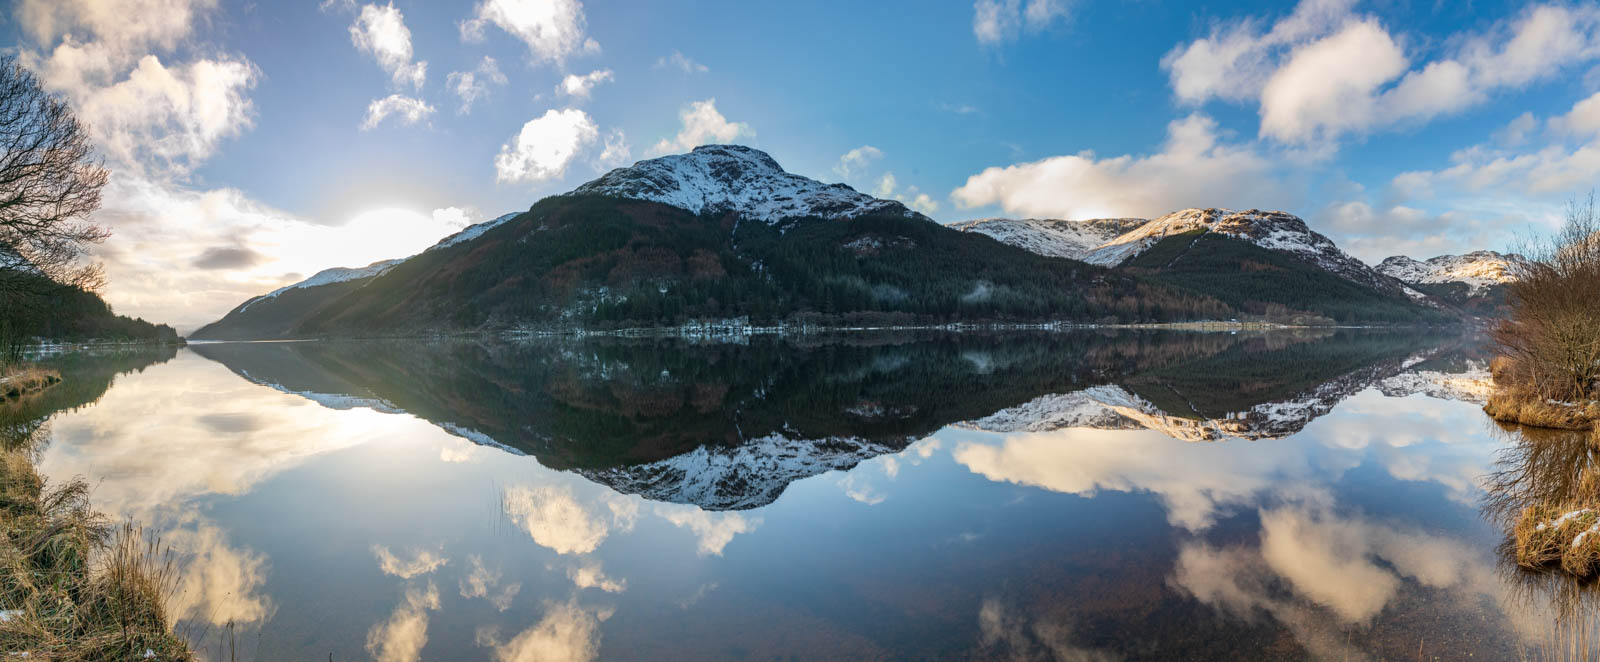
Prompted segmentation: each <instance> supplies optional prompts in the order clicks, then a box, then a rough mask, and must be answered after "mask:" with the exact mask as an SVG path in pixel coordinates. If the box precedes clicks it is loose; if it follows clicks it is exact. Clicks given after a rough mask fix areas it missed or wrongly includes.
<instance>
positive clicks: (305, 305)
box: [189, 212, 520, 340]
mask: <svg viewBox="0 0 1600 662" xmlns="http://www.w3.org/2000/svg"><path fill="white" fill-rule="evenodd" d="M517 213H520V212H517ZM517 213H511V214H506V215H504V216H501V217H499V218H495V219H493V220H489V221H484V222H482V223H478V224H475V225H470V226H467V227H466V228H464V229H462V230H461V231H460V232H457V233H455V234H452V235H450V236H448V237H445V238H444V239H440V240H439V242H438V243H436V244H434V245H433V246H432V247H429V248H428V249H427V251H423V252H428V251H434V250H439V249H442V248H447V247H450V246H454V245H457V244H460V243H462V242H466V241H471V240H473V239H476V238H478V237H479V236H480V235H482V234H483V233H485V232H488V231H489V230H491V229H493V228H495V227H498V226H499V225H501V224H503V223H505V222H506V221H509V220H511V219H512V218H515V217H516V216H517ZM407 259H408V258H398V259H394V260H383V261H380V262H374V263H372V264H369V265H367V266H365V267H355V268H348V267H334V268H332V269H323V270H322V271H319V272H317V273H316V274H315V275H313V276H312V277H310V278H307V279H305V280H302V281H300V282H298V283H295V284H293V285H286V286H284V287H280V288H278V289H276V290H273V291H271V292H268V293H266V294H263V295H261V296H258V297H254V298H252V299H250V300H248V301H245V302H244V303H241V304H239V305H238V306H236V307H234V309H233V310H230V311H228V314H227V315H224V316H223V317H222V319H220V320H217V321H215V322H212V323H210V324H207V325H205V326H202V327H200V328H199V329H196V330H195V331H194V332H193V333H190V334H189V338H190V339H193V340H263V339H273V338H282V337H284V336H286V335H288V334H289V333H290V332H291V331H292V329H293V327H294V325H295V324H296V323H297V322H299V321H300V320H301V319H303V318H305V317H306V316H308V315H311V314H314V313H315V312H316V311H317V310H319V309H321V308H322V307H324V306H327V305H329V303H330V302H332V301H335V300H337V299H339V298H341V297H343V296H344V295H346V294H349V293H351V292H354V291H356V290H359V289H361V288H363V287H366V285H367V284H368V283H370V282H371V279H373V278H377V277H378V276H382V275H383V274H385V273H388V272H389V270H390V269H393V268H394V267H395V266H396V265H398V264H400V263H401V262H405V261H406V260H407Z"/></svg>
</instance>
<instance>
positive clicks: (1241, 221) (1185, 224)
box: [952, 207, 1424, 299]
mask: <svg viewBox="0 0 1600 662" xmlns="http://www.w3.org/2000/svg"><path fill="white" fill-rule="evenodd" d="M952 227H955V228H956V229H959V230H964V231H968V232H980V233H983V234H987V235H989V236H991V237H994V238H995V239H998V240H1000V241H1002V242H1005V243H1008V244H1011V245H1013V246H1017V247H1019V248H1023V249H1026V250H1029V251H1032V252H1035V253H1039V254H1040V255H1048V256H1052V257H1069V258H1074V259H1078V260H1083V261H1084V262H1088V263H1091V264H1098V265H1101V266H1106V267H1113V266H1116V265H1119V264H1122V263H1124V262H1127V261H1128V260H1130V259H1133V258H1134V257H1137V256H1138V255H1139V254H1141V253H1143V252H1144V251H1146V250H1148V249H1149V248H1150V247H1151V246H1154V245H1155V244H1156V243H1158V242H1160V241H1161V240H1162V239H1165V238H1167V237H1169V236H1172V235H1176V234H1183V233H1186V232H1191V231H1195V230H1199V231H1201V232H1205V233H1210V232H1215V233H1218V234H1222V235H1225V236H1228V237H1231V238H1234V239H1239V240H1242V241H1247V242H1249V243H1252V244H1255V245H1257V246H1260V247H1262V248H1266V249H1270V250H1276V251H1282V252H1285V253H1289V254H1292V255H1294V256H1296V257H1298V258H1300V259H1302V260H1304V261H1306V262H1309V263H1311V264H1314V265H1316V266H1318V267H1321V268H1322V269H1325V270H1327V271H1329V272H1332V273H1333V274H1335V275H1338V276H1342V277H1344V278H1347V279H1350V280H1352V281H1355V282H1357V283H1360V284H1363V285H1366V286H1369V287H1373V288H1375V289H1377V290H1379V291H1382V292H1389V293H1393V294H1404V295H1405V296H1408V297H1411V298H1412V299H1422V298H1424V295H1423V294H1422V293H1420V292H1417V291H1415V290H1413V289H1411V288H1409V287H1406V286H1405V285H1404V284H1403V283H1399V282H1396V281H1395V280H1394V279H1392V278H1390V277H1388V276H1386V275H1384V274H1381V273H1378V272H1377V271H1376V270H1374V269H1373V268H1372V267H1369V266H1367V265H1366V263H1364V262H1362V261H1360V260H1357V259H1356V258H1355V257H1353V256H1351V255H1350V254H1349V253H1346V252H1344V250H1343V249H1341V248H1339V246H1338V245H1337V244H1335V243H1333V240H1331V239H1329V238H1327V237H1325V236H1323V235H1321V234H1319V233H1317V232H1315V231H1313V230H1311V228H1310V227H1308V226H1307V225H1306V223H1305V221H1303V220H1301V219H1300V218H1299V217H1298V216H1295V215H1293V214H1290V213H1287V212H1281V211H1262V210H1259V209H1250V210H1246V211H1233V210H1230V209H1218V208H1214V207H1213V208H1205V209H1201V208H1190V209H1181V210H1178V211H1175V212H1172V213H1170V214H1167V215H1165V216H1161V217H1158V218H1155V219H1152V220H1149V221H1142V222H1141V221H1140V220H1139V219H1091V220H1083V221H1057V220H1046V221H1041V220H1032V219H1027V220H1008V219H986V220H982V221H968V222H966V223H958V224H956V225H954V226H952ZM1119 228H1126V229H1125V230H1124V231H1122V232H1120V233H1118V234H1116V235H1115V236H1111V237H1107V238H1105V239H1104V240H1102V241H1100V242H1098V243H1096V244H1094V245H1092V246H1090V245H1088V244H1089V242H1091V241H1092V240H1093V238H1095V237H1098V236H1101V235H1103V234H1104V233H1105V232H1107V231H1108V230H1114V229H1119Z"/></svg>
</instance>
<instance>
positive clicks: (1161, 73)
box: [0, 0, 1600, 331]
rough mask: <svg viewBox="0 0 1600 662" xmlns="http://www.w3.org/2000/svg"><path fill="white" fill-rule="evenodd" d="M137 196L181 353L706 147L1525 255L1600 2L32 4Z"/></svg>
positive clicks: (65, 89) (155, 312)
mask: <svg viewBox="0 0 1600 662" xmlns="http://www.w3.org/2000/svg"><path fill="white" fill-rule="evenodd" d="M4 18H5V22H4V24H0V30H3V38H4V39H5V40H6V46H5V50H6V52H8V53H10V54H14V55H16V56H17V57H18V58H19V61H20V62H21V63H22V64H23V65H24V66H27V67H29V68H31V69H32V70H34V71H35V72H37V73H38V74H39V75H40V77H41V79H42V80H43V81H44V83H45V85H46V87H47V88H48V89H49V90H51V91H53V92H56V93H59V94H61V95H63V96H64V97H65V98H67V99H68V101H69V102H70V103H71V104H72V105H73V107H74V108H75V109H76V111H77V113H78V115H79V117H80V118H81V119H83V120H84V121H86V122H87V123H88V124H89V125H90V128H91V134H92V135H93V137H94V139H95V142H96V144H97V146H98V149H99V152H100V155H101V157H102V158H103V159H104V161H105V164H106V167H107V168H108V169H109V170H110V171H111V173H112V177H111V181H110V183H109V184H108V185H107V187H106V190H105V191H104V195H103V205H102V208H101V210H100V211H99V212H97V213H96V215H95V217H94V219H95V220H96V221H98V222H100V223H101V224H103V225H104V226H106V227H107V228H109V229H110V230H111V231H112V236H111V238H110V239H108V240H107V241H106V242H105V243H104V244H102V245H100V246H97V247H96V249H95V255H96V259H98V260H100V261H102V262H103V263H104V264H105V266H106V273H107V276H108V279H109V284H108V285H107V287H106V288H105V290H104V292H103V294H104V295H105V297H106V299H107V301H109V302H110V303H111V304H112V306H113V307H114V308H115V309H116V310H117V311H118V312H120V313H123V314H128V315H136V316H141V317H145V318H146V319H151V320H154V321H161V322H167V323H171V324H173V325H175V326H177V327H178V328H179V330H180V331H188V330H192V329H194V328H195V327H197V326H199V325H201V324H204V323H206V322H208V321H211V320H214V319H216V318H218V317H220V316H221V315H222V314H224V313H226V312H227V311H228V310H229V309H231V308H233V307H234V306H236V305H238V304H239V303H240V302H242V301H244V300H246V299H248V298H250V297H252V296H255V295H259V294H263V293H265V292H268V291H270V290H272V289H275V288H277V287H280V286H283V285H286V284H289V283H293V282H296V281H298V280H301V279H304V278H306V277H308V276H310V275H312V274H314V273H315V272H317V271H319V270H321V269H325V268H329V267H337V266H344V267H355V266H363V265H366V264H368V263H371V262H374V261H377V260H382V259H389V258H395V257H403V256H406V255H410V254H413V253H415V252H418V251H419V250H421V249H423V248H425V247H427V246H429V245H431V244H433V243H434V242H435V241H437V240H438V239H440V238H442V237H443V236H445V235H448V234H450V233H452V232H455V231H456V230H459V229H460V228H461V227H464V226H465V225H467V224H470V223H472V222H476V221H480V220H484V219H487V218H493V217H495V216H499V215H501V214H504V213H507V212H511V211H520V210H524V209H527V208H528V207H529V206H531V205H532V204H533V203H534V202H536V201H538V200H539V199H540V198H542V197H545V196H548V195H553V194H558V193H562V192H565V191H568V190H571V189H573V188H575V187H577V186H578V185H580V184H582V183H583V182H586V181H588V180H591V179H593V178H595V177H597V176H598V175H599V174H601V173H603V172H605V171H606V170H609V169H611V168H614V167H619V166H625V165H628V164H630V163H633V162H635V161H637V160H640V159H645V158H651V157H655V156H660V155H662V154H669V153H676V152H683V151H687V150H689V149H691V148H693V147H694V146H696V145H700V144H706V143H740V144H746V145H750V146H752V147H756V148H759V149H762V150H765V151H767V152H768V153H770V154H771V155H772V156H773V157H774V158H776V159H777V160H778V162H779V163H781V164H783V165H784V167H785V168H787V169H788V170H790V171H791V172H796V173H799V174H802V175H806V176H809V177H814V178H817V179H820V180H824V181H829V182H835V181H842V182H845V183H847V184H850V185H851V186H854V187H855V188H857V189H859V190H862V191H865V192H868V193H872V194H874V195H877V196H879V197H888V198H895V199H899V200H902V201H904V202H905V203H906V204H908V205H910V206H912V207H915V208H917V209H919V210H920V211H923V212H924V213H927V214H928V215H930V216H931V217H933V218H935V219H937V220H939V221H940V222H946V223H948V222H954V221H960V220H967V219H972V218H984V217H993V216H1006V217H1050V218H1069V219H1080V218H1095V217H1108V216H1115V217H1147V218H1148V217H1154V216H1159V215H1161V214H1164V213H1167V212H1171V211H1175V210H1178V209H1182V208H1186V207H1226V208H1235V209H1250V208H1260V209H1278V210H1284V211H1289V212H1292V213H1295V214H1297V215H1299V216H1301V217H1302V218H1305V219H1306V220H1307V222H1308V223H1309V224H1310V225H1311V227H1312V228H1313V229H1314V230H1317V231H1319V232H1322V233H1324V234H1327V235H1328V236H1330V237H1332V238H1333V239H1334V240H1335V241H1336V242H1338V243H1339V245H1340V246H1342V247H1343V248H1345V249H1346V250H1347V251H1349V252H1350V253H1352V254H1354V255H1355V256H1357V257H1359V258H1361V259H1363V260H1367V261H1368V262H1373V263H1375V262H1377V261H1379V260H1382V259H1383V258H1385V257H1388V256H1390V255H1396V254H1407V255H1411V256H1413V257H1418V258H1426V257H1432V256H1434V255H1440V254H1446V253H1460V252H1465V251H1469V250H1477V249H1491V250H1505V249H1508V248H1512V247H1514V246H1515V245H1516V243H1517V241H1518V239H1519V237H1525V236H1528V234H1530V233H1535V232H1539V231H1542V230H1545V229H1548V228H1551V227H1554V226H1555V225H1556V224H1557V223H1559V219H1560V217H1561V214H1562V211H1563V209H1564V207H1565V205H1566V204H1568V203H1569V202H1570V201H1572V200H1574V199H1577V198H1579V197H1581V196H1586V195H1588V193H1589V192H1590V191H1591V190H1592V189H1593V188H1594V187H1595V185H1596V183H1597V182H1600V5H1596V4H1593V3H1587V4H1579V3H1555V4H1525V3H1497V2H1445V1H1420V0H1419V1H1416V2H1407V1H1405V0H1379V1H1377V2H1353V1H1350V0H1302V1H1301V2H1299V3H1298V4H1293V3H1286V2H1249V1H1244V2H1204V3H1188V2H1182V3H1180V2H1158V1H1155V0H1130V1H1127V2H1111V1H1108V0H976V1H973V0H961V1H950V2H934V1H931V0H916V1H907V2H896V1H891V0H883V1H880V2H871V3H861V2H815V3H765V2H762V3H751V2H731V1H730V2H709V1H708V2H677V1H671V0H660V1H657V2H649V3H643V4H638V3H599V2H596V3H585V2H581V1H580V0H474V1H466V2H444V1H441V0H426V1H425V0H384V1H383V2H362V1H360V0H326V1H323V2H318V1H317V0H305V1H302V2H293V1H282V2H278V1H273V2H259V1H234V0H13V1H12V2H11V4H10V7H9V11H7V12H6V14H5V16H4Z"/></svg>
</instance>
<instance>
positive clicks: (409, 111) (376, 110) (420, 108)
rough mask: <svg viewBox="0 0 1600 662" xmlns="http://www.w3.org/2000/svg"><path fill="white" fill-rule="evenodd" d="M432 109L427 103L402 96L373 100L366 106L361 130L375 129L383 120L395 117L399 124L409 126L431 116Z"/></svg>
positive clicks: (393, 95)
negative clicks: (365, 114)
mask: <svg viewBox="0 0 1600 662" xmlns="http://www.w3.org/2000/svg"><path fill="white" fill-rule="evenodd" d="M433 111H434V108H433V106H431V105H429V104H428V102H426V101H423V100H421V99H418V98H415V97H408V96H406V95H404V94H391V95H389V96H386V97H384V98H382V99H373V100H372V103H370V104H367V117H366V119H364V120H362V121H361V130H363V131H368V130H371V129H375V128H377V127H378V125H379V124H381V123H383V120H385V119H387V118H389V117H390V116H393V117H395V118H396V119H397V120H398V121H399V122H400V123H401V124H405V125H411V124H416V123H418V122H421V121H423V120H426V119H428V118H429V117H432V116H433Z"/></svg>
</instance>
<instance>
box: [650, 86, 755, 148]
mask: <svg viewBox="0 0 1600 662" xmlns="http://www.w3.org/2000/svg"><path fill="white" fill-rule="evenodd" d="M678 119H679V120H682V121H683V128H682V129H681V130H679V131H678V135H676V136H673V137H672V138H670V139H667V138H663V139H662V140H661V142H658V143H656V144H655V146H654V147H651V148H650V153H651V154H654V155H661V154H672V153H675V152H687V151H689V150H692V149H694V148H696V147H699V146H701V145H706V144H710V143H728V142H733V141H734V140H736V139H738V138H748V137H751V136H754V135H756V132H755V130H754V129H751V128H750V125H748V124H745V123H743V122H729V121H728V118H726V117H723V116H722V113H720V112H718V111H717V100H716V99H706V100H705V101H696V102H694V103H691V104H689V105H688V106H686V107H684V109H683V110H681V111H679V112H678Z"/></svg>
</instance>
